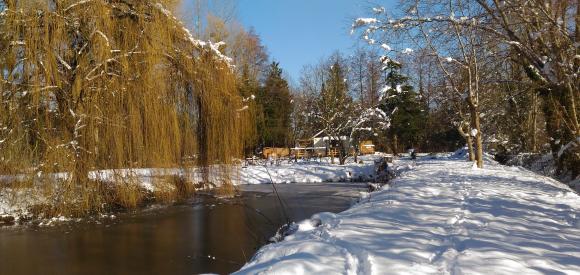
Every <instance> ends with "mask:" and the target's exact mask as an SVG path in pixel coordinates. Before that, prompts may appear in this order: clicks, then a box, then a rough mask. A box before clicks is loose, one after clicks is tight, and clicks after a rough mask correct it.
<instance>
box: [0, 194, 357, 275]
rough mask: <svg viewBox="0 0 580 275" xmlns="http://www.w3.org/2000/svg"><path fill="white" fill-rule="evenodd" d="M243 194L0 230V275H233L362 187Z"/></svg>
mask: <svg viewBox="0 0 580 275" xmlns="http://www.w3.org/2000/svg"><path fill="white" fill-rule="evenodd" d="M276 187H277V190H278V193H279V194H280V197H281V199H282V202H283V203H284V204H285V205H286V207H285V208H284V209H285V210H284V211H283V210H282V208H281V207H280V203H279V201H278V199H277V197H276V196H275V194H274V192H273V188H272V185H246V186H241V187H240V189H241V190H242V196H240V197H237V198H234V199H228V200H217V199H213V198H208V197H198V198H196V199H195V200H193V201H190V202H189V203H186V204H182V205H177V206H170V207H151V208H149V209H147V210H144V211H138V212H136V213H131V214H129V213H127V214H119V215H117V217H116V218H115V219H107V218H105V219H99V220H93V221H89V222H77V223H66V224H62V225H57V226H53V227H48V228H46V227H9V228H3V229H0V274H13V275H18V274H196V273H208V272H209V273H222V274H223V273H228V272H232V271H235V270H237V269H239V268H240V267H241V266H242V265H243V264H244V263H245V262H246V261H247V260H249V259H250V258H251V257H252V255H253V254H254V253H255V252H256V250H257V249H258V248H259V247H260V246H262V245H264V244H265V243H267V240H268V239H269V238H270V237H271V236H273V235H274V234H275V232H276V230H277V229H278V228H279V227H280V226H281V225H283V224H285V223H286V218H285V217H284V216H288V218H289V219H290V220H291V221H301V220H303V219H307V218H310V216H312V215H313V214H315V213H318V212H327V211H328V212H340V211H343V210H345V209H347V208H348V207H349V206H350V205H351V203H352V202H353V201H355V200H356V199H357V198H358V197H359V194H360V192H361V191H365V190H366V185H364V184H352V183H344V184H341V183H322V184H288V185H276Z"/></svg>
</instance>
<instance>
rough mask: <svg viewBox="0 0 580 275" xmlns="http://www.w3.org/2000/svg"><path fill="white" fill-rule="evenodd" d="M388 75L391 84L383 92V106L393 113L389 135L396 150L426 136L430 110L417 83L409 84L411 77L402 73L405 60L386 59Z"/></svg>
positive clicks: (382, 107) (414, 144) (412, 145)
mask: <svg viewBox="0 0 580 275" xmlns="http://www.w3.org/2000/svg"><path fill="white" fill-rule="evenodd" d="M385 69H386V70H388V73H387V75H386V78H385V83H386V84H387V87H386V89H385V94H384V95H383V100H384V101H383V102H382V104H381V106H380V107H381V109H383V111H385V112H386V113H390V114H391V127H390V128H389V129H387V131H386V137H387V139H388V141H389V143H390V145H391V150H392V151H393V153H398V152H400V150H401V149H402V148H401V147H400V146H399V145H404V146H405V147H416V146H418V145H419V143H420V142H421V141H422V139H423V138H424V136H425V133H424V129H425V121H426V119H427V117H426V112H424V109H423V108H422V106H421V101H420V100H419V98H418V96H419V95H418V94H417V93H416V92H415V91H414V89H413V87H412V86H411V85H409V84H408V77H407V76H404V75H402V74H401V73H400V70H401V64H400V63H397V62H395V61H392V60H388V61H386V66H385Z"/></svg>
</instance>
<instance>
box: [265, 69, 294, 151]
mask: <svg viewBox="0 0 580 275" xmlns="http://www.w3.org/2000/svg"><path fill="white" fill-rule="evenodd" d="M291 101H292V99H291V96H290V89H289V87H288V82H287V81H286V80H285V79H284V78H283V76H282V69H281V68H280V64H279V63H278V62H272V64H271V65H270V67H269V68H268V72H267V76H266V80H265V82H264V86H263V87H262V88H261V89H260V93H259V96H258V103H259V104H260V105H261V106H260V107H261V109H262V110H261V111H262V113H261V116H262V117H261V118H260V117H258V119H259V120H262V122H261V123H259V124H258V131H259V133H260V136H261V138H262V143H263V145H264V146H272V147H285V146H287V145H288V143H289V141H290V132H291V131H290V114H291V113H292V105H291V104H292V103H291ZM259 116H260V115H259Z"/></svg>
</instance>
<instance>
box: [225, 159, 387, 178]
mask: <svg viewBox="0 0 580 275" xmlns="http://www.w3.org/2000/svg"><path fill="white" fill-rule="evenodd" d="M377 156H379V155H368V156H361V157H359V163H354V162H352V160H350V162H347V163H346V164H345V165H338V164H331V163H330V162H329V161H328V160H327V159H325V160H323V161H299V162H296V163H295V162H284V163H281V164H280V165H266V166H262V165H249V166H246V167H242V168H240V169H239V174H238V175H236V176H234V182H235V183H236V184H265V183H271V180H270V176H271V177H272V181H274V182H275V183H319V182H351V181H357V182H365V181H369V180H372V179H373V177H374V175H375V164H374V160H375V159H377ZM360 162H362V163H360Z"/></svg>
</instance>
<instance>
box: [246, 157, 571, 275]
mask: <svg viewBox="0 0 580 275" xmlns="http://www.w3.org/2000/svg"><path fill="white" fill-rule="evenodd" d="M398 165H400V166H404V167H408V168H410V169H409V170H408V171H406V172H403V173H402V174H401V175H400V177H399V178H397V179H396V180H395V181H394V182H393V184H392V185H391V186H390V187H389V186H387V187H386V188H385V189H384V190H382V191H379V192H376V193H371V195H370V196H369V197H367V198H365V199H363V201H362V202H361V203H359V204H357V205H355V206H354V207H352V208H351V209H349V210H347V211H345V212H342V213H340V214H336V215H335V214H330V213H322V214H319V215H315V216H314V217H312V219H311V220H310V222H302V223H299V230H298V231H297V233H295V234H294V235H291V236H288V237H287V238H286V239H285V240H284V241H282V242H280V243H275V244H270V245H267V246H265V247H263V248H262V249H260V251H259V252H258V253H257V254H256V255H255V256H254V258H253V259H252V260H251V261H250V262H249V263H247V264H246V265H245V266H244V267H243V268H242V269H241V270H240V271H239V272H238V274H256V273H265V274H303V273H320V274H545V273H551V274H580V223H578V217H577V215H578V214H577V213H578V210H580V198H579V196H578V195H577V194H576V193H574V192H572V191H571V190H570V189H569V188H567V187H566V186H565V185H563V184H561V183H559V182H557V181H555V180H552V179H550V178H547V177H543V176H539V175H537V174H534V173H532V172H530V171H527V170H525V169H522V168H517V167H505V166H500V165H498V164H495V163H488V164H487V166H486V168H484V169H472V168H471V167H472V165H471V164H470V163H468V162H465V161H463V160H456V159H451V158H446V159H432V160H422V161H418V162H417V163H416V165H414V164H412V163H409V162H408V161H401V162H398ZM313 225H317V226H313Z"/></svg>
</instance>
